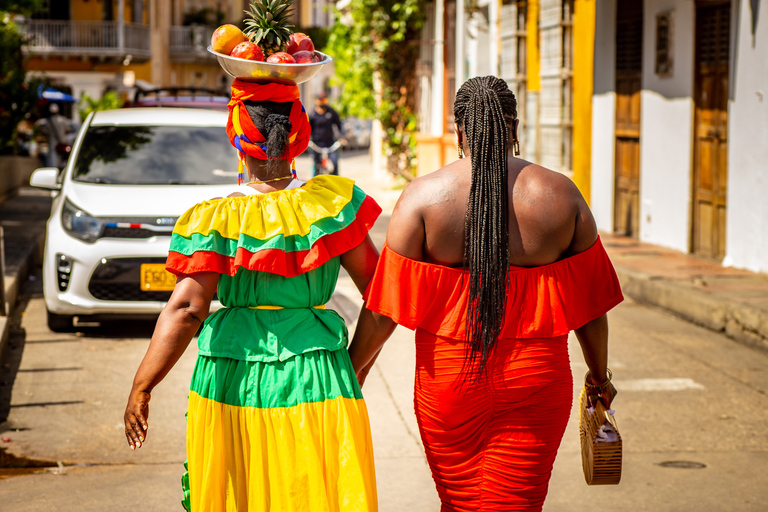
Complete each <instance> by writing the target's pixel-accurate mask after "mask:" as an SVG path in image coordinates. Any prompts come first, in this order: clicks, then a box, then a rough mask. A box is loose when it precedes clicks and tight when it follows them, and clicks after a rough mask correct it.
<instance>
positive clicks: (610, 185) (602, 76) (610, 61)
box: [589, 0, 617, 232]
mask: <svg viewBox="0 0 768 512" xmlns="http://www.w3.org/2000/svg"><path fill="white" fill-rule="evenodd" d="M616 1H617V0H597V12H596V18H595V72H594V74H595V77H594V80H595V81H594V93H593V96H592V175H591V182H592V185H591V187H592V194H591V200H590V205H589V206H590V208H591V209H592V215H594V217H595V221H596V222H597V229H599V230H601V231H609V232H610V231H613V204H614V181H615V171H614V168H615V151H616V143H615V135H614V131H615V127H616V92H615V89H616Z"/></svg>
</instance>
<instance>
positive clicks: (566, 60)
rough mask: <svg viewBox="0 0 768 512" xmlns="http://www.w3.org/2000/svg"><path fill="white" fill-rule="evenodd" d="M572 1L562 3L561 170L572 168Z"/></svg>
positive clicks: (567, 0)
mask: <svg viewBox="0 0 768 512" xmlns="http://www.w3.org/2000/svg"><path fill="white" fill-rule="evenodd" d="M573 2H574V0H563V3H562V15H561V25H562V36H561V37H562V45H563V46H562V47H563V51H562V61H561V64H560V69H561V76H562V82H561V85H560V87H561V89H562V94H561V96H560V98H561V104H560V105H561V108H562V114H561V116H562V143H561V150H560V151H561V153H560V155H561V162H562V165H563V169H562V170H563V171H571V170H572V169H573Z"/></svg>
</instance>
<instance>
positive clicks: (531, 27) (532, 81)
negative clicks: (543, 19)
mask: <svg viewBox="0 0 768 512" xmlns="http://www.w3.org/2000/svg"><path fill="white" fill-rule="evenodd" d="M525 33H526V35H525V45H526V49H527V52H528V54H527V55H526V58H525V65H526V67H527V68H528V70H527V76H528V91H531V92H536V91H540V90H541V77H540V69H541V64H540V62H539V59H540V58H539V0H529V2H528V19H527V20H525Z"/></svg>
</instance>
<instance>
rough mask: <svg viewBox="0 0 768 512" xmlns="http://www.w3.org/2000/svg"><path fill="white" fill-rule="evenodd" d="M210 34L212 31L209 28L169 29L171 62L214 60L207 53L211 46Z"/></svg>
mask: <svg viewBox="0 0 768 512" xmlns="http://www.w3.org/2000/svg"><path fill="white" fill-rule="evenodd" d="M211 34H213V29H212V28H210V27H201V26H193V27H178V26H176V27H171V33H170V36H171V37H170V39H171V40H170V53H171V60H173V61H176V62H191V61H200V60H213V59H215V57H214V56H213V55H212V54H211V53H209V52H208V51H207V48H208V46H209V45H210V44H211Z"/></svg>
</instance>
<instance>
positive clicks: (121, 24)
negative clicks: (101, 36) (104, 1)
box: [117, 0, 125, 52]
mask: <svg viewBox="0 0 768 512" xmlns="http://www.w3.org/2000/svg"><path fill="white" fill-rule="evenodd" d="M117 47H118V48H119V49H120V51H121V52H122V51H123V48H125V0H117Z"/></svg>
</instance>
